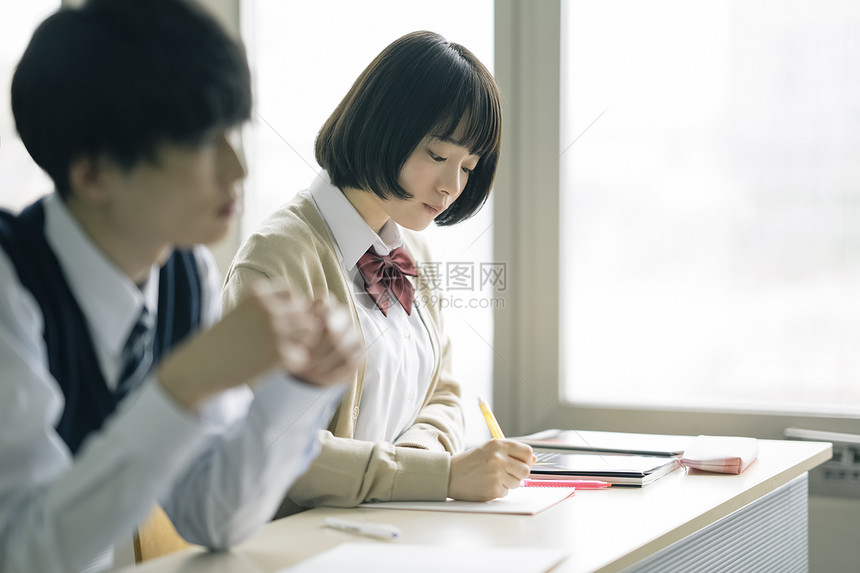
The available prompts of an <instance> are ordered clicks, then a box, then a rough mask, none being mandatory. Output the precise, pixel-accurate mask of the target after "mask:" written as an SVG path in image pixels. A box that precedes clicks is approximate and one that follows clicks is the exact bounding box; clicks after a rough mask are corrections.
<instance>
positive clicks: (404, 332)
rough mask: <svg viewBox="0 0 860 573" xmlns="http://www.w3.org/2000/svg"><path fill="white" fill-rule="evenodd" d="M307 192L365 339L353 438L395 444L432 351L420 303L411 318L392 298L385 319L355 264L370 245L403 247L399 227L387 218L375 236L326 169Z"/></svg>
mask: <svg viewBox="0 0 860 573" xmlns="http://www.w3.org/2000/svg"><path fill="white" fill-rule="evenodd" d="M309 192H310V195H311V198H312V199H313V201H314V204H315V205H316V207H317V209H318V210H319V212H320V215H321V216H322V218H323V220H325V222H326V224H327V225H328V227H329V231H330V232H331V235H332V237H333V238H334V243H335V246H336V247H337V249H338V257H339V258H340V261H341V264H342V265H343V269H344V272H346V276H347V277H348V278H349V281H350V284H351V285H352V297H353V300H355V306H356V308H357V309H358V317H359V323H360V326H361V330H362V334H363V335H364V343H365V348H366V357H365V360H366V364H367V365H366V368H365V372H364V385H363V388H362V392H361V406H360V409H359V412H360V413H359V415H358V420H356V425H355V433H354V435H353V437H354V438H355V439H357V440H366V441H370V442H379V441H385V442H394V441H395V440H396V439H397V437H398V436H400V434H402V433H403V432H404V431H405V430H406V429H407V428H409V427H410V426H411V425H412V424H414V423H415V418H416V416H417V415H418V412H419V411H420V410H421V405H422V401H423V400H424V396H425V395H426V394H427V391H428V389H429V387H430V378H431V376H432V374H433V367H434V365H435V363H436V362H435V356H434V354H433V352H434V350H433V346H432V344H431V342H430V335H429V334H428V333H427V329H426V327H425V326H424V322H423V321H422V320H421V316H420V312H419V309H418V305H413V306H412V315H411V316H410V315H408V314H406V311H405V310H404V309H403V307H402V306H401V305H400V303H399V302H398V301H397V299H396V298H394V297H393V296H392V297H391V304H390V306H389V307H388V316H387V317H386V316H385V315H384V314H382V311H381V310H379V308H378V307H377V306H376V304H375V303H374V302H373V300H372V299H371V298H370V296H369V295H368V294H367V292H366V291H365V290H364V277H362V276H361V273H360V272H359V270H358V265H357V263H358V259H360V258H361V256H362V255H363V254H364V253H365V252H366V251H367V249H369V248H370V247H371V246H373V247H374V248H375V249H376V253H377V254H379V255H388V254H389V253H390V252H391V250H392V249H394V248H396V247H400V246H402V245H403V237H402V235H401V233H400V227H399V226H398V225H397V223H395V222H394V221H392V220H391V219H389V220H388V221H387V222H386V223H385V225H383V226H382V229H380V231H379V234H378V235H377V234H376V232H374V231H373V229H371V228H370V227H369V226H368V224H367V223H366V222H365V221H364V219H362V217H361V215H360V214H359V213H358V211H356V210H355V207H353V206H352V203H350V202H349V200H348V199H347V198H346V196H345V195H344V194H343V192H341V190H340V189H338V188H337V187H335V186H333V185H332V184H331V183H330V181H329V179H328V174H327V173H326V172H325V171H323V172H321V173H320V175H319V176H317V177H316V178H315V179H314V181H313V183H311V186H310V189H309Z"/></svg>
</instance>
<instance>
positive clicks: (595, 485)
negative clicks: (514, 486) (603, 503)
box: [523, 479, 612, 489]
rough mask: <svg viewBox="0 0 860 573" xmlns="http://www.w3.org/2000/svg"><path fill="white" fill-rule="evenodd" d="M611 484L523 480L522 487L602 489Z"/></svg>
mask: <svg viewBox="0 0 860 573" xmlns="http://www.w3.org/2000/svg"><path fill="white" fill-rule="evenodd" d="M611 485H612V484H611V483H609V482H608V481H598V480H587V479H524V480H523V487H574V488H576V489H602V488H604V487H609V486H611Z"/></svg>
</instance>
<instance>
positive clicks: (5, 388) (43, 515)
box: [0, 251, 340, 573]
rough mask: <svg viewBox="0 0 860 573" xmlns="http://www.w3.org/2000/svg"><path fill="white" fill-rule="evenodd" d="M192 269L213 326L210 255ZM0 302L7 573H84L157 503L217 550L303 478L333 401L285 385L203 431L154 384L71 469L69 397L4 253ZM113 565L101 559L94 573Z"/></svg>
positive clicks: (230, 408) (334, 395) (2, 519)
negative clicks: (66, 432)
mask: <svg viewBox="0 0 860 573" xmlns="http://www.w3.org/2000/svg"><path fill="white" fill-rule="evenodd" d="M201 252H202V251H201ZM198 260H199V261H200V262H201V270H203V271H207V269H208V271H207V272H208V274H207V272H203V273H202V278H203V280H204V293H205V294H204V301H203V302H204V305H206V306H205V308H206V311H205V314H204V320H205V321H206V322H207V323H211V321H212V320H214V319H215V318H217V316H218V310H217V305H218V296H217V293H218V287H219V284H218V279H217V272H214V271H213V269H214V264H213V263H212V262H211V258H210V257H208V256H207V255H203V256H202V257H201V256H198ZM0 292H3V293H4V296H3V297H0V365H2V372H3V373H2V379H0V570H2V571H4V572H9V573H10V572H18V571H21V572H32V571H40V572H45V573H51V572H54V571H63V572H67V571H79V570H83V569H85V568H88V567H89V566H91V565H92V564H93V560H97V559H98V558H99V556H100V555H101V556H102V558H104V555H105V553H104V550H105V549H107V548H108V547H109V546H110V545H112V544H113V543H115V542H116V541H118V540H121V539H124V538H127V537H128V536H130V535H131V534H132V531H133V528H134V527H135V526H136V524H137V523H138V522H140V521H142V520H143V519H144V518H145V517H146V516H147V515H148V513H149V511H150V510H151V508H152V504H153V502H154V501H155V500H156V499H158V498H164V499H165V502H166V505H167V508H168V511H169V512H170V513H171V515H172V517H174V518H175V519H176V521H177V523H176V525H177V528H178V529H180V530H181V531H183V532H185V533H186V534H188V535H189V536H190V537H191V538H192V539H191V540H192V541H195V542H198V543H202V544H205V545H208V546H211V547H224V546H226V545H229V544H231V543H233V542H235V541H237V540H239V539H242V538H244V537H246V536H247V535H249V534H250V533H251V532H253V530H254V529H256V528H257V527H259V526H260V525H262V524H263V523H264V522H265V521H266V519H268V517H269V516H270V515H271V514H272V513H274V511H275V510H276V508H277V506H278V502H279V501H280V496H281V494H282V493H283V491H284V489H286V487H288V486H289V484H290V483H291V481H292V479H294V478H295V477H296V476H297V475H298V473H299V472H301V471H303V469H304V467H306V465H307V463H308V462H309V460H310V454H311V452H312V450H313V444H314V443H315V429H316V428H321V427H322V426H324V425H325V422H327V418H326V416H327V415H330V412H331V411H332V409H333V407H334V404H335V403H336V401H337V399H338V397H339V393H340V391H339V389H328V390H325V389H317V388H314V387H311V386H306V385H303V384H302V383H300V382H298V381H294V380H290V379H288V377H286V376H280V377H278V379H273V380H268V381H265V382H263V383H262V385H261V386H259V387H258V388H257V390H256V391H257V393H258V394H259V398H260V399H257V400H253V401H251V390H250V389H249V388H247V387H244V388H239V389H236V390H233V391H231V392H229V393H225V394H222V395H220V396H219V397H217V398H215V399H214V400H212V401H211V402H210V403H209V404H207V405H206V406H205V407H204V408H203V411H202V412H201V414H200V416H199V418H198V417H195V416H191V415H189V414H188V413H186V412H185V411H183V410H182V409H180V408H178V407H177V406H176V405H175V404H174V403H173V402H172V400H171V399H170V398H169V397H168V396H167V395H166V394H165V393H164V392H163V391H162V390H161V387H160V386H159V385H158V384H157V383H156V382H155V380H154V379H149V380H147V381H146V382H145V383H144V386H143V387H142V388H141V389H140V391H138V392H137V393H135V394H134V395H132V396H130V397H129V398H128V399H127V400H126V401H125V402H124V403H123V404H122V405H121V406H120V408H119V410H118V411H117V413H116V414H115V415H114V416H113V417H112V418H110V419H109V420H108V422H107V423H106V424H105V426H104V428H103V429H102V430H101V431H100V432H98V433H97V434H94V435H93V436H92V437H91V438H90V439H88V440H87V441H86V442H85V443H84V445H83V447H82V448H81V450H80V451H79V452H78V455H77V456H76V457H75V458H74V459H73V458H72V456H71V454H70V452H69V450H68V448H67V446H66V445H65V443H64V442H63V441H62V439H61V438H60V437H59V435H58V434H57V433H56V432H55V431H54V425H55V423H56V422H57V420H58V419H59V416H60V415H61V413H62V407H63V406H62V404H63V398H62V392H61V391H60V389H59V387H58V385H57V383H56V381H54V379H53V378H52V376H51V375H50V372H48V370H47V366H46V364H47V360H46V355H45V348H44V342H43V339H42V336H41V327H42V324H41V323H42V318H41V313H40V311H39V309H38V305H37V304H36V302H35V301H34V300H33V298H32V296H31V295H30V293H29V292H27V291H26V290H25V289H23V287H21V285H20V284H19V283H18V281H17V275H16V273H15V271H14V269H13V268H12V267H11V265H10V263H9V261H8V259H7V258H6V256H5V254H4V253H2V251H0ZM249 402H250V406H248V403H249ZM246 413H247V417H246V416H245V414H246ZM281 480H283V481H281ZM171 490H173V492H172V494H173V495H170V494H171ZM109 564H110V561H109V557H108V558H107V562H105V561H102V562H101V563H100V565H102V566H107V565H109Z"/></svg>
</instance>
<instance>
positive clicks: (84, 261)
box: [44, 193, 159, 354]
mask: <svg viewBox="0 0 860 573" xmlns="http://www.w3.org/2000/svg"><path fill="white" fill-rule="evenodd" d="M44 206H45V237H46V238H47V240H48V243H49V244H50V246H51V249H52V250H53V251H54V254H55V255H56V257H57V260H58V261H59V263H60V267H61V268H62V270H63V274H64V275H65V277H66V281H67V282H68V284H69V288H70V289H71V291H72V294H73V295H74V297H75V300H76V301H77V302H78V305H79V306H80V308H81V311H82V312H83V314H84V317H85V318H86V319H87V323H88V324H89V325H90V332H91V333H92V336H93V338H94V339H95V342H96V343H97V344H99V345H101V346H103V347H104V348H106V349H108V351H109V352H111V353H116V354H118V353H119V352H120V351H121V350H122V347H123V345H124V344H125V341H126V339H127V338H128V335H129V334H130V333H131V329H132V328H133V327H134V324H135V323H136V322H137V318H138V316H139V315H140V312H141V310H142V309H143V307H144V305H145V306H146V308H147V310H149V311H150V312H151V313H152V314H153V316H154V315H155V313H156V309H157V307H158V271H159V269H158V267H155V266H154V267H152V269H150V272H149V279H148V280H147V281H146V284H145V285H144V286H143V287H142V288H138V287H137V285H135V284H134V282H133V281H132V280H131V279H130V278H129V277H128V276H127V275H126V274H125V273H123V272H122V271H121V270H120V269H119V268H117V267H116V265H114V264H113V262H111V261H110V260H109V259H108V258H107V257H106V256H105V255H104V254H103V253H102V251H101V250H100V249H99V248H98V247H97V246H96V245H95V244H94V243H93V242H92V241H91V240H90V239H89V237H88V236H87V235H86V233H85V232H84V230H83V229H82V228H81V226H80V224H79V223H78V222H77V220H75V218H74V217H73V216H72V215H71V213H69V211H68V209H67V208H66V206H65V204H63V202H62V200H61V199H60V198H59V196H58V195H57V194H56V193H54V194H52V195H49V196H48V197H46V198H45V202H44Z"/></svg>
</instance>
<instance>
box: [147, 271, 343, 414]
mask: <svg viewBox="0 0 860 573" xmlns="http://www.w3.org/2000/svg"><path fill="white" fill-rule="evenodd" d="M320 307H321V305H320V304H316V305H312V304H311V303H309V302H307V301H305V300H302V299H298V298H296V297H293V296H292V295H291V294H290V292H289V291H288V290H287V289H286V288H285V287H283V286H278V285H274V284H271V283H266V282H261V283H257V284H254V285H252V288H251V289H250V292H249V294H248V296H246V297H245V299H243V300H242V301H241V302H240V303H239V305H238V306H236V308H234V309H233V310H232V311H231V312H229V313H228V314H227V315H225V316H224V318H223V320H221V322H219V323H218V324H216V325H214V326H213V327H212V328H211V329H209V330H208V331H206V332H203V333H201V334H199V335H198V336H195V337H194V338H192V339H191V340H190V341H189V342H186V343H184V344H182V345H181V346H180V347H179V348H178V349H177V350H176V351H175V352H173V353H172V354H171V355H170V356H168V357H167V358H166V359H165V360H164V361H163V362H162V365H161V366H160V367H159V369H158V380H159V382H160V383H161V385H162V386H163V387H164V389H165V390H166V391H167V392H168V393H169V394H170V395H171V396H173V398H174V399H176V400H177V401H178V402H179V403H180V404H182V405H184V406H185V407H187V408H189V409H194V408H196V407H197V405H198V404H199V403H200V402H201V401H202V400H204V399H206V398H207V397H209V396H211V395H213V394H216V393H218V392H221V391H223V390H226V389H227V388H231V387H234V386H238V385H241V384H244V383H248V382H251V381H253V380H254V379H256V378H257V377H259V376H260V375H262V374H265V373H266V372H269V371H270V370H273V369H275V368H282V369H284V370H286V371H288V372H290V373H293V374H294V375H296V376H297V377H300V378H302V379H303V380H305V381H307V382H309V383H312V384H317V385H324V384H331V383H334V382H338V381H341V380H344V379H345V378H346V377H347V376H348V375H349V374H351V373H352V372H351V368H354V367H355V364H356V363H357V359H358V356H359V355H360V350H357V349H356V348H357V347H359V344H358V333H356V332H354V331H353V329H352V328H351V325H350V324H349V320H348V317H344V319H345V320H342V319H339V318H337V317H338V316H339V312H342V311H339V312H335V311H334V310H331V309H326V310H325V311H324V310H322V309H321V308H320ZM342 322H343V323H345V324H342ZM334 337H339V338H338V339H337V340H333V338H334ZM323 359H325V360H323ZM314 362H321V364H319V365H317V364H314Z"/></svg>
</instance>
